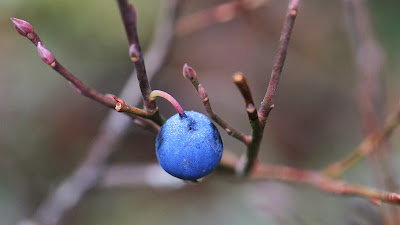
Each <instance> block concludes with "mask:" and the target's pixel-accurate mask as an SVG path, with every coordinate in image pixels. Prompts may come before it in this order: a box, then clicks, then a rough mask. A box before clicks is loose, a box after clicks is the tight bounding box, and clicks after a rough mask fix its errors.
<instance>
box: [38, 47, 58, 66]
mask: <svg viewBox="0 0 400 225" xmlns="http://www.w3.org/2000/svg"><path fill="white" fill-rule="evenodd" d="M37 50H38V52H39V56H40V58H41V59H42V60H43V62H45V63H46V64H47V65H49V66H51V67H53V66H55V58H54V55H53V54H52V53H51V52H50V51H49V50H47V48H46V47H44V45H43V44H42V42H40V41H39V43H38V45H37Z"/></svg>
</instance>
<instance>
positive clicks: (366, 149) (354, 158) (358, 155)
mask: <svg viewBox="0 0 400 225" xmlns="http://www.w3.org/2000/svg"><path fill="white" fill-rule="evenodd" d="M399 125H400V103H399V104H398V106H397V109H396V110H395V112H394V115H393V116H392V118H391V119H389V121H388V122H387V125H386V126H385V127H383V129H382V130H381V131H380V132H377V133H375V134H371V135H369V136H368V137H366V138H365V139H364V141H362V142H361V144H360V145H359V146H358V147H357V148H356V149H355V150H354V151H353V152H352V153H351V154H350V155H349V156H347V157H346V158H345V159H343V160H340V161H337V162H334V163H332V164H331V165H330V166H328V167H327V168H326V169H325V170H324V174H325V175H327V176H329V177H339V176H340V175H342V174H343V173H344V172H345V171H346V170H347V169H349V168H350V167H351V166H353V165H354V164H355V163H357V162H358V161H359V160H361V159H362V158H363V157H365V156H367V155H369V154H371V153H372V152H373V151H374V150H376V149H378V147H379V145H381V144H382V142H383V141H384V140H386V139H387V138H389V137H390V135H391V134H392V133H393V131H394V130H395V129H396V128H397V127H398V126H399Z"/></svg>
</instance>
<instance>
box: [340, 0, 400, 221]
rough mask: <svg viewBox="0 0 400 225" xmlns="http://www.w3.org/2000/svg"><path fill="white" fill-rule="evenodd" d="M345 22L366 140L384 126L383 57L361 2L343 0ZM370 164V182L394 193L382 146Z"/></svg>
mask: <svg viewBox="0 0 400 225" xmlns="http://www.w3.org/2000/svg"><path fill="white" fill-rule="evenodd" d="M343 4H344V9H346V14H345V15H346V17H347V21H348V34H349V35H348V36H349V40H350V43H351V44H352V46H353V52H354V54H353V55H354V58H355V61H356V62H357V70H358V73H359V75H360V77H361V81H360V99H359V106H360V112H361V119H362V126H363V132H364V134H365V135H366V136H367V135H369V134H372V133H375V132H377V131H378V130H379V129H381V127H382V124H383V122H384V120H383V115H384V94H383V93H384V84H383V74H384V73H383V69H384V61H385V60H384V53H383V50H382V47H381V46H380V44H379V42H378V41H377V40H376V38H375V37H374V32H373V29H372V25H371V19H370V16H369V12H368V9H367V6H366V1H365V0H343ZM373 151H374V153H373V154H370V155H369V156H370V159H371V160H370V162H371V165H372V168H373V172H374V178H375V180H376V182H377V183H379V184H380V185H381V186H382V187H384V188H385V189H388V190H390V191H397V190H398V184H397V181H396V179H394V178H395V177H396V175H395V170H394V166H393V161H392V160H391V155H392V154H391V153H392V152H391V150H390V149H389V147H388V145H387V144H386V145H385V144H383V145H382V146H380V149H379V150H378V149H377V150H373ZM389 210H390V211H391V212H390V211H383V216H384V217H385V220H386V221H388V222H389V221H390V223H391V224H400V215H399V212H398V210H397V209H394V208H393V207H392V208H391V209H389Z"/></svg>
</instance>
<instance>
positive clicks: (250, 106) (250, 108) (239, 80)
mask: <svg viewBox="0 0 400 225" xmlns="http://www.w3.org/2000/svg"><path fill="white" fill-rule="evenodd" d="M233 82H234V83H235V84H236V86H237V88H238V89H239V91H240V93H241V94H242V96H243V99H244V101H245V103H246V112H247V115H248V117H249V120H250V121H257V120H258V114H257V109H256V107H255V105H254V100H253V96H252V95H251V91H250V87H249V84H248V83H247V80H246V78H245V77H244V75H243V74H242V73H240V72H238V73H236V74H235V75H233Z"/></svg>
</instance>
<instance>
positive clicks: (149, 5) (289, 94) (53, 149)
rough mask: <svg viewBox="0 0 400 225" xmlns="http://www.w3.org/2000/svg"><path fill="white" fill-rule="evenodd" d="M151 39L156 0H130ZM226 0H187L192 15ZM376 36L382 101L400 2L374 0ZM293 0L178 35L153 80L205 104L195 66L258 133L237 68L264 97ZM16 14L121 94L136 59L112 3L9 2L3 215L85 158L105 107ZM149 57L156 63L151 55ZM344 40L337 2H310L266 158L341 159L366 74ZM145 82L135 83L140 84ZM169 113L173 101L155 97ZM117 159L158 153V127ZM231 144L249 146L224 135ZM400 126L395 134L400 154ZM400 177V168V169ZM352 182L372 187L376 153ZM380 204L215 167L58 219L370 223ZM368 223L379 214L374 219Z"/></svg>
mask: <svg viewBox="0 0 400 225" xmlns="http://www.w3.org/2000/svg"><path fill="white" fill-rule="evenodd" d="M131 2H133V3H134V5H135V7H136V9H137V12H138V18H139V36H140V40H141V42H142V45H143V48H144V49H146V48H147V46H148V44H149V40H150V39H151V37H152V32H153V28H154V25H155V22H156V17H157V16H156V15H157V13H158V9H159V7H160V1H156V0H147V1H140V0H135V1H131ZM221 2H223V1H211V0H207V1H194V0H192V1H186V2H185V4H184V8H183V14H184V15H188V14H190V13H192V12H195V11H197V10H201V9H205V8H209V7H211V6H213V5H216V4H218V3H221ZM368 3H369V8H370V12H371V17H372V20H373V25H374V30H375V31H376V32H375V33H376V36H377V38H378V39H379V41H380V42H381V44H382V46H383V48H384V50H385V53H386V64H385V84H386V91H385V96H386V97H385V98H386V100H387V104H386V106H385V110H386V111H387V112H390V111H391V110H393V109H394V108H395V105H396V103H397V101H398V99H399V97H400V78H399V76H398V74H399V72H400V63H399V62H400V41H399V40H400V26H399V23H398V21H399V20H400V16H399V14H398V9H399V8H400V3H399V2H398V1H394V0H384V1H378V0H373V1H369V2H368ZM286 6H287V4H286V1H276V0H272V1H271V2H270V4H269V5H268V7H263V8H261V9H258V10H256V11H254V12H252V13H251V14H246V15H245V16H244V17H241V18H239V19H235V20H233V21H230V22H228V23H223V24H217V25H214V26H212V27H209V28H207V29H204V30H201V31H199V32H196V33H193V34H190V35H187V36H184V37H180V38H177V40H176V42H175V43H174V45H173V46H172V51H171V53H170V55H169V56H168V58H167V62H166V64H165V66H164V67H163V68H162V70H161V71H160V72H159V74H157V76H156V77H155V78H154V79H153V80H152V81H151V85H152V87H153V88H154V89H161V90H166V91H168V92H169V93H170V94H172V95H173V96H175V97H176V98H177V100H178V101H179V102H180V103H181V104H182V106H183V107H184V108H185V109H187V110H189V109H193V110H197V111H200V112H203V113H204V112H205V111H204V109H203V108H202V103H201V101H200V99H199V98H198V96H197V94H196V93H195V91H194V90H193V88H192V87H191V85H189V83H187V81H185V80H184V79H183V78H182V75H181V69H182V66H183V64H184V63H188V64H190V65H192V66H193V67H194V68H195V69H196V71H197V73H198V75H199V79H200V81H201V82H202V83H203V85H204V86H205V87H206V88H207V91H208V94H209V96H210V99H211V102H212V104H213V107H214V109H215V111H217V112H218V113H219V114H220V115H221V116H222V117H223V118H224V119H226V120H227V121H228V122H229V123H231V124H232V125H233V126H234V127H236V128H238V129H239V130H241V131H245V132H249V126H248V122H247V115H246V113H245V110H244V104H243V102H242V100H241V97H240V94H239V92H238V91H237V90H236V88H235V86H234V85H233V83H232V79H231V76H232V74H233V73H234V72H236V71H242V72H243V73H244V74H245V75H246V76H247V77H248V80H249V83H250V85H251V87H252V90H253V95H254V98H255V100H256V102H257V103H259V102H261V100H262V97H263V95H264V92H265V89H266V85H267V81H268V79H267V78H268V77H269V74H270V71H271V67H272V63H273V60H274V54H275V50H276V47H277V41H278V39H279V33H280V30H281V27H282V23H283V18H284V14H285V10H286ZM10 17H17V18H21V19H25V20H27V21H29V22H30V23H31V24H32V25H33V26H34V28H35V31H36V32H37V33H38V34H39V35H40V37H41V38H42V40H43V41H44V42H45V44H46V47H48V48H49V49H50V50H51V51H52V52H53V53H54V55H55V56H56V57H57V59H58V60H59V61H60V62H62V63H63V65H64V66H66V67H67V68H69V69H70V71H72V72H73V73H74V74H76V76H77V77H79V78H80V79H81V80H82V81H84V82H85V83H87V84H89V85H90V86H92V87H94V88H95V89H97V90H99V91H101V92H103V93H114V94H118V93H119V90H120V89H121V87H122V86H123V84H124V82H125V81H126V80H127V78H128V76H129V74H130V71H131V70H132V65H131V63H130V61H129V57H128V50H127V41H126V38H125V33H124V29H123V26H122V24H121V21H120V17H119V14H118V8H117V5H116V3H115V2H114V1H94V0H87V1H60V0H52V1H49V0H35V1H28V0H2V1H0V154H1V156H0V224H15V223H16V222H17V221H18V220H20V219H22V218H25V217H29V216H31V215H32V213H33V212H34V210H35V208H36V207H37V206H38V205H39V203H40V202H41V200H43V198H45V196H46V195H47V193H48V192H49V190H51V189H52V188H54V187H55V186H56V185H57V184H58V183H60V182H61V181H62V180H63V178H65V177H66V176H67V175H68V174H69V173H71V172H72V171H73V169H74V168H75V167H76V166H77V165H78V164H79V162H80V161H81V160H82V159H83V158H84V157H85V155H86V149H87V148H88V146H89V145H90V143H91V141H92V139H93V138H94V137H95V136H96V133H97V129H98V127H99V124H100V123H101V121H102V119H103V118H104V117H105V116H106V114H107V112H108V111H109V110H108V109H106V108H105V107H103V106H101V105H99V104H97V103H95V102H92V101H90V100H88V99H86V98H83V97H81V96H79V95H77V94H76V93H75V92H74V91H73V89H72V88H71V87H70V86H69V84H68V83H67V82H65V80H63V79H62V78H61V77H60V76H59V75H58V74H56V73H55V72H54V71H52V70H51V69H50V68H49V67H48V66H47V65H45V64H44V63H42V61H41V59H40V58H39V57H37V51H36V49H35V48H34V46H33V45H32V44H31V43H30V42H29V41H28V40H26V39H24V38H22V37H21V36H19V35H18V34H17V33H16V32H15V30H14V29H13V27H12V25H11V22H10V20H9V18H10ZM146 63H147V64H150V63H151V62H146ZM355 71H356V70H355V62H354V60H353V57H352V52H351V47H350V46H349V44H348V41H347V33H346V26H345V21H344V16H343V12H342V5H341V1H339V0H338V1H318V0H310V1H303V3H302V5H301V8H300V12H299V16H298V18H297V21H296V25H295V29H294V32H293V36H292V40H291V43H290V48H289V54H288V57H287V62H286V65H285V68H284V71H283V75H282V79H281V82H280V87H279V90H278V96H277V104H276V106H277V107H276V109H274V111H273V112H272V114H271V117H270V119H269V125H268V126H267V130H266V132H265V137H264V141H263V144H262V149H261V152H260V155H261V158H262V160H264V161H266V162H270V163H282V164H285V165H290V166H296V167H301V168H307V169H319V168H322V167H323V166H324V165H327V164H328V163H329V162H332V161H334V160H336V159H339V158H340V157H342V156H344V155H345V154H346V152H349V151H350V150H351V149H353V148H354V147H355V146H356V145H357V144H358V143H359V142H360V141H361V140H362V135H361V129H360V116H359V113H358V98H357V90H358V83H359V80H360V78H359V77H358V76H357V73H356V72H355ZM132 88H138V87H132ZM159 107H160V109H161V111H162V113H163V114H164V115H166V116H170V115H172V114H173V113H174V111H173V108H172V107H171V106H170V105H169V104H168V103H166V102H164V101H160V102H159ZM127 132H129V133H128V134H127V135H126V137H127V138H125V139H124V140H123V142H121V143H120V144H119V147H118V149H119V150H118V151H117V152H116V153H115V154H114V155H113V156H112V158H111V159H110V161H111V162H112V163H119V162H123V163H131V164H136V163H147V162H155V161H156V159H155V154H154V139H155V136H154V135H152V134H149V133H148V132H144V131H142V130H140V129H139V128H138V127H135V126H132V128H131V129H129V130H128V131H127ZM222 136H223V139H224V145H225V147H226V149H229V150H232V151H234V152H235V153H238V154H239V153H242V152H243V150H244V148H243V146H242V144H241V143H239V142H237V141H236V140H234V139H231V138H230V137H228V136H227V135H226V134H225V133H223V134H222ZM398 139H399V134H398V132H397V133H395V134H394V136H393V137H392V138H391V142H390V143H391V148H392V149H393V150H394V152H395V155H394V157H393V160H394V161H395V162H396V163H397V162H399V159H400V155H399V154H398V151H396V150H397V149H399V148H400V141H398ZM396 169H397V173H398V174H400V168H396ZM345 179H346V180H348V181H351V182H352V183H357V184H362V185H369V186H372V187H375V186H376V185H375V184H374V182H373V178H372V172H371V169H370V166H369V164H368V161H363V162H361V163H359V164H358V165H357V166H356V167H354V168H353V169H352V170H351V171H349V172H348V173H347V174H346V176H345ZM378 210H379V208H378V207H376V206H373V205H372V204H370V203H369V202H368V201H367V200H362V199H359V198H355V197H342V196H333V195H330V194H326V193H321V192H319V191H317V190H314V189H312V188H308V187H304V186H302V185H295V184H284V183H277V182H248V181H243V180H237V179H233V178H230V177H226V176H224V175H220V174H213V175H211V176H210V177H209V178H208V179H206V180H205V181H204V182H203V183H202V184H200V185H194V186H193V185H189V186H187V187H185V188H182V189H179V190H160V189H150V188H132V189H107V190H105V189H96V190H93V191H90V192H89V193H88V194H87V195H86V196H85V197H84V198H83V199H82V201H81V202H80V204H79V205H78V206H77V207H76V208H74V209H73V210H72V211H70V212H68V213H67V214H66V215H65V217H64V219H63V221H62V224H82V225H83V224H85V225H91V224H96V225H98V224H271V225H273V224H312V225H313V224H373V223H361V222H354V221H358V219H359V218H369V217H367V215H368V216H372V217H373V216H374V213H375V212H376V211H378ZM371 221H372V220H370V222H371Z"/></svg>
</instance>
